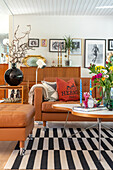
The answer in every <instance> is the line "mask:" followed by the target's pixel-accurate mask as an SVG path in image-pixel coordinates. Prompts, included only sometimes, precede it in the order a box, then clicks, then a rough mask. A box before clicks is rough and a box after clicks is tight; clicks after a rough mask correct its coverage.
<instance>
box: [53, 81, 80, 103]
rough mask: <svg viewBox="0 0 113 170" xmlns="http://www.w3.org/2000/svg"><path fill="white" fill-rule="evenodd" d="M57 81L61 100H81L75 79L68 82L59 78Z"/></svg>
mask: <svg viewBox="0 0 113 170" xmlns="http://www.w3.org/2000/svg"><path fill="white" fill-rule="evenodd" d="M56 80H57V91H58V96H59V100H63V101H69V100H71V101H74V100H79V95H78V90H77V87H76V85H75V81H74V79H70V80H68V81H67V82H66V81H64V80H62V79H59V78H57V79H56Z"/></svg>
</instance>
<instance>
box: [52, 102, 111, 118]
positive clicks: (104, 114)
mask: <svg viewBox="0 0 113 170" xmlns="http://www.w3.org/2000/svg"><path fill="white" fill-rule="evenodd" d="M78 106H80V105H79V104H54V105H53V106H52V107H53V108H55V109H60V110H65V111H70V112H71V113H72V114H73V115H76V116H81V117H90V118H113V111H109V110H107V108H105V110H95V111H81V110H75V109H73V107H78ZM84 109H85V108H84Z"/></svg>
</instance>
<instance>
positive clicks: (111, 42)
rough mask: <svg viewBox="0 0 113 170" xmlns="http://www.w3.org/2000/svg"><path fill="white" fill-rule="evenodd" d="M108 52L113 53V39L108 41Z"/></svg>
mask: <svg viewBox="0 0 113 170" xmlns="http://www.w3.org/2000/svg"><path fill="white" fill-rule="evenodd" d="M108 50H109V51H113V39H108Z"/></svg>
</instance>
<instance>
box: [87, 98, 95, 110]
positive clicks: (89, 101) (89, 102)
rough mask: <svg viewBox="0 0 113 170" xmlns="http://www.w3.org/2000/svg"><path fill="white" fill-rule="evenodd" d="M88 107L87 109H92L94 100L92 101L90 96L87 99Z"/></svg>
mask: <svg viewBox="0 0 113 170" xmlns="http://www.w3.org/2000/svg"><path fill="white" fill-rule="evenodd" d="M88 107H89V108H93V107H94V100H93V98H92V96H91V95H90V96H89V99H88Z"/></svg>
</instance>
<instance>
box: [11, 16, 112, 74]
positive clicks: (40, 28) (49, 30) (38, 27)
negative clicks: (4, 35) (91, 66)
mask: <svg viewBox="0 0 113 170" xmlns="http://www.w3.org/2000/svg"><path fill="white" fill-rule="evenodd" d="M29 24H30V25H31V33H30V38H39V39H43V38H45V39H47V40H48V45H47V47H41V45H39V48H35V50H34V51H32V50H30V51H29V52H28V54H36V55H42V56H43V57H45V58H46V59H47V65H48V66H50V65H51V62H52V61H53V60H55V63H56V64H57V53H51V52H49V39H53V38H56V39H59V38H63V37H64V36H65V35H67V36H69V35H70V36H71V37H72V38H82V39H88V38H90V39H93V38H96V39H109V38H110V39H111V38H113V17H111V16H108V17H105V16H37V15H17V16H14V30H15V29H16V27H17V25H20V32H24V31H26V29H27V27H26V25H29ZM9 29H10V38H11V37H12V32H13V17H12V16H10V27H9ZM83 52H84V49H83ZM71 60H72V65H73V66H81V67H82V71H81V75H82V76H89V74H88V69H86V68H83V67H84V54H83V55H82V56H71ZM63 61H64V58H63ZM63 65H64V63H63Z"/></svg>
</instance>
